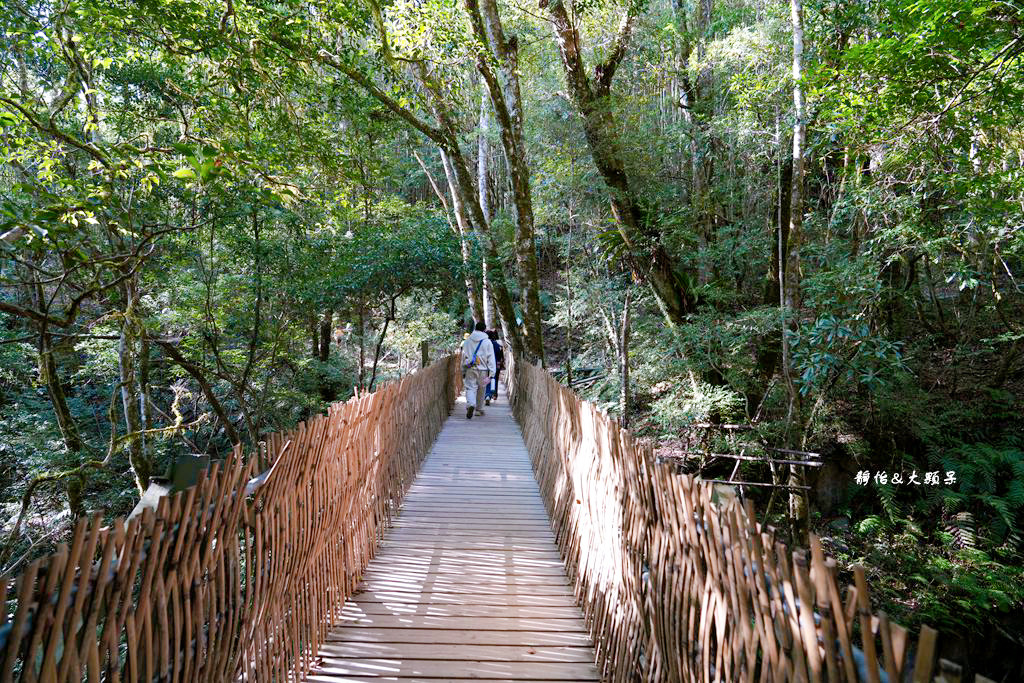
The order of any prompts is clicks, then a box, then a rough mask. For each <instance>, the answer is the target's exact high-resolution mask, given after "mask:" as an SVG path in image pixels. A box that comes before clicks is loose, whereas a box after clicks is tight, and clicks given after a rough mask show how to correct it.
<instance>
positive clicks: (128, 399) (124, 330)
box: [117, 281, 154, 495]
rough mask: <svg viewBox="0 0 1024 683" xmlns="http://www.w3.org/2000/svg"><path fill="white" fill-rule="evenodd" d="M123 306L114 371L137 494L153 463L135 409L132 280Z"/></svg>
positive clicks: (136, 333) (137, 332)
mask: <svg viewBox="0 0 1024 683" xmlns="http://www.w3.org/2000/svg"><path fill="white" fill-rule="evenodd" d="M122 291H123V292H124V294H125V300H126V302H127V303H126V306H125V310H124V314H123V319H122V321H121V333H120V338H119V340H118V346H117V361H118V371H119V377H120V380H121V408H122V409H123V410H124V426H125V430H126V431H127V434H126V439H125V440H126V442H127V445H128V461H129V463H130V464H131V467H132V472H133V473H134V475H135V486H136V488H137V489H138V490H139V495H142V493H143V492H145V490H146V488H147V487H149V480H150V478H151V477H152V476H153V474H154V472H153V462H152V461H151V459H150V457H149V454H148V452H147V449H146V442H145V439H144V435H143V431H144V429H145V425H144V424H143V421H142V414H141V411H140V410H139V403H138V397H139V375H138V370H137V365H138V364H139V358H140V355H141V354H140V349H139V343H140V338H141V336H142V334H143V331H142V325H141V323H140V321H139V319H138V317H137V313H136V307H137V306H138V302H139V296H138V289H137V287H136V283H135V282H133V281H129V282H128V283H127V284H126V286H125V287H124V288H123V290H122Z"/></svg>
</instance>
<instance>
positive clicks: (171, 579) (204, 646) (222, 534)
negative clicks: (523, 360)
mask: <svg viewBox="0 0 1024 683" xmlns="http://www.w3.org/2000/svg"><path fill="white" fill-rule="evenodd" d="M458 384H459V377H458V373H457V365H456V361H455V359H454V358H453V357H449V358H446V359H444V360H441V361H439V362H437V363H435V364H433V365H431V366H430V367H429V368H426V369H424V370H421V371H420V372H417V373H415V374H413V375H410V376H408V377H406V378H405V379H403V380H401V381H399V382H396V383H393V384H389V385H387V386H385V387H384V388H382V389H380V390H379V391H377V392H376V393H373V394H365V395H361V396H358V397H356V398H353V399H352V400H350V401H348V402H346V403H339V404H335V405H333V406H331V407H330V409H329V411H328V413H327V414H326V415H322V416H319V417H316V418H314V419H312V420H310V421H309V422H307V423H303V424H300V425H299V426H298V427H297V428H296V429H295V430H293V431H291V432H288V433H286V434H274V435H272V436H270V437H269V438H268V439H267V442H266V453H267V454H269V455H270V456H271V458H272V466H271V467H270V469H269V470H267V471H265V472H263V473H262V474H261V475H260V476H259V477H255V478H253V479H250V477H252V475H253V473H254V472H255V471H256V468H257V461H258V460H259V458H249V459H246V458H244V457H243V456H242V453H241V451H240V450H238V449H236V450H235V452H234V453H233V454H232V455H231V457H230V458H228V460H227V461H226V462H225V463H223V465H221V466H219V467H218V466H214V467H213V468H211V470H210V471H209V473H208V475H206V476H203V477H202V478H201V479H200V482H199V483H198V484H197V485H195V486H193V487H191V488H189V489H187V490H186V491H184V492H182V493H178V494H175V495H173V496H169V497H165V498H162V499H160V501H159V505H158V506H157V507H156V509H155V511H154V510H152V509H147V510H145V511H144V512H143V514H141V515H140V516H137V517H135V518H133V519H131V520H130V521H128V522H125V521H123V520H117V521H115V522H114V523H113V524H112V525H110V526H108V527H102V528H101V524H100V522H101V519H100V518H99V517H98V516H97V517H94V518H92V519H90V520H81V521H80V522H79V523H78V525H77V526H76V527H75V530H74V535H73V539H72V541H71V544H70V547H69V546H67V545H62V546H60V547H59V548H58V550H57V552H56V553H55V554H53V555H52V556H50V557H46V558H42V559H40V560H37V561H35V562H33V563H32V564H31V565H29V567H28V568H27V570H26V571H25V572H24V573H23V574H22V575H21V576H20V577H18V579H17V580H16V581H14V582H9V581H7V580H6V579H0V597H4V598H5V601H4V604H3V605H2V606H3V608H4V609H2V610H0V683H9V682H10V681H12V680H18V681H24V682H25V683H34V682H35V681H41V682H42V683H71V682H75V683H80V682H81V681H83V680H88V681H90V683H92V682H94V681H95V682H96V683H98V682H99V681H110V682H112V683H119V682H120V681H125V682H126V683H134V682H136V681H146V682H152V681H185V680H187V681H206V682H209V683H223V682H224V681H233V680H246V681H258V682H259V683H273V682H275V681H285V680H298V679H300V678H301V676H302V675H303V674H305V673H306V672H308V671H309V669H310V667H311V666H312V664H313V662H314V657H315V655H316V652H317V649H318V646H319V643H320V642H322V641H323V639H324V637H325V634H326V631H327V629H328V628H329V627H330V626H332V625H333V624H334V620H335V618H336V617H337V615H339V614H340V612H341V607H342V605H343V604H344V602H345V600H346V598H348V597H349V596H350V595H351V594H352V591H353V590H354V589H355V588H356V586H357V584H358V582H359V579H360V575H361V574H362V572H363V570H364V569H365V567H366V565H367V563H368V562H369V560H370V558H371V557H372V556H373V554H374V551H375V548H376V545H377V541H378V539H379V538H380V536H381V533H382V531H383V529H384V528H385V527H386V526H387V525H388V524H389V522H390V520H391V516H392V514H393V513H394V511H395V510H396V509H397V507H398V505H399V504H400V502H401V500H402V497H403V495H404V494H405V492H406V490H407V489H408V487H409V485H410V484H411V483H412V480H413V478H414V476H415V474H416V471H417V469H418V467H419V464H420V462H421V461H422V459H423V457H424V456H425V455H426V453H427V451H428V450H429V448H430V445H431V444H432V443H433V441H434V438H435V437H436V436H437V434H438V432H439V431H440V429H441V425H442V423H443V422H444V420H445V419H446V418H447V416H448V413H449V411H450V409H451V406H452V404H453V402H454V400H455V396H456V393H457V390H458ZM8 595H11V596H12V599H13V604H11V603H10V601H8V600H6V596H8Z"/></svg>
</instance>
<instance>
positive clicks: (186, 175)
mask: <svg viewBox="0 0 1024 683" xmlns="http://www.w3.org/2000/svg"><path fill="white" fill-rule="evenodd" d="M172 175H173V176H174V177H175V178H181V179H184V180H192V179H194V178H195V177H196V172H195V171H193V170H192V169H191V168H179V169H178V170H177V171H175V172H174V173H173V174H172Z"/></svg>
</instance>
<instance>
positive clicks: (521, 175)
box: [464, 0, 544, 365]
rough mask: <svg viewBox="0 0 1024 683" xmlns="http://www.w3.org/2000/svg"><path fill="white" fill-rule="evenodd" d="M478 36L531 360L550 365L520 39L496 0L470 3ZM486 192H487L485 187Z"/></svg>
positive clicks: (467, 1) (479, 59) (467, 3)
mask: <svg viewBox="0 0 1024 683" xmlns="http://www.w3.org/2000/svg"><path fill="white" fill-rule="evenodd" d="M464 4H465V7H466V12H467V13H468V14H469V18H470V23H471V24H472V26H473V32H474V34H475V35H476V38H477V40H478V41H480V43H481V45H482V46H483V49H482V51H481V52H480V53H478V55H477V68H478V69H479V71H480V74H481V76H482V77H483V81H484V84H485V86H486V90H487V93H488V94H489V95H490V100H491V105H492V107H493V109H494V113H495V115H496V118H497V121H498V125H499V127H500V129H501V145H502V148H503V150H504V152H505V160H506V162H507V163H508V169H509V179H510V180H511V182H512V196H513V203H514V205H515V209H516V266H517V268H518V275H519V278H518V279H519V288H520V291H521V296H522V300H521V301H522V306H523V318H524V333H525V337H526V339H525V342H526V347H527V350H528V352H529V356H530V359H531V360H535V361H539V362H540V363H541V364H542V365H543V363H544V340H543V331H542V327H541V310H540V283H539V278H538V274H537V250H536V246H535V245H534V233H535V230H534V217H533V198H532V196H531V191H530V167H529V163H528V162H527V158H526V144H525V142H524V140H523V108H522V96H521V94H520V89H519V69H518V67H519V55H518V45H517V41H516V39H515V37H514V36H513V37H512V39H507V38H506V36H505V32H504V29H503V28H502V25H501V18H500V16H499V15H498V8H497V5H496V4H495V2H494V0H482V10H483V11H481V6H480V5H478V4H477V0H464ZM493 57H497V59H498V63H499V64H500V66H501V76H502V78H503V80H504V82H503V83H501V82H499V78H498V77H497V75H496V74H495V73H494V72H493V71H492V70H491V66H490V64H491V59H492V58H493ZM482 191H486V188H485V187H484V188H482Z"/></svg>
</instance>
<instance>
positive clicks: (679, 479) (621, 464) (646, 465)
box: [509, 363, 988, 683]
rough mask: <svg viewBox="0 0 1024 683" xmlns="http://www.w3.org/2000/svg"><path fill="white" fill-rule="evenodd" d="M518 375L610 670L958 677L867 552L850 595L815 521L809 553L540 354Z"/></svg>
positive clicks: (730, 677) (542, 471) (690, 675)
mask: <svg viewBox="0 0 1024 683" xmlns="http://www.w3.org/2000/svg"><path fill="white" fill-rule="evenodd" d="M509 381H510V393H511V396H512V404H513V411H514V413H515V415H516V418H517V420H518V421H519V424H520V425H522V429H523V435H524V438H525V440H526V445H527V449H528V450H529V452H530V458H531V460H532V461H533V467H534V471H535V474H536V477H537V481H538V484H539V485H540V489H541V494H542V496H543V498H544V500H545V505H546V506H547V508H548V512H549V513H550V515H551V519H552V525H553V527H554V529H555V532H556V535H557V540H558V544H559V547H560V550H561V553H562V557H563V559H564V560H565V562H566V567H567V570H568V573H569V575H570V577H571V578H572V579H573V581H574V583H575V590H576V595H577V599H578V600H579V601H580V604H581V605H582V607H583V611H584V616H585V618H586V621H587V625H588V628H589V630H590V633H591V636H592V638H593V640H594V643H595V645H596V647H597V651H598V660H599V661H598V663H599V666H600V668H601V671H602V675H603V677H604V679H605V680H608V681H638V680H642V681H645V682H652V683H653V682H661V681H666V682H669V681H671V682H673V683H674V682H676V681H702V682H706V683H711V682H712V681H724V682H726V683H732V682H733V681H769V680H770V681H870V682H871V683H880V682H885V683H887V682H890V681H891V682H894V683H895V682H897V681H904V680H909V681H913V682H914V683H932V681H945V682H947V683H948V682H952V681H960V680H961V667H959V666H957V665H956V664H953V663H952V662H950V661H947V660H945V659H938V661H937V662H936V659H937V655H936V643H937V635H938V634H937V633H936V631H934V630H933V629H931V628H929V627H927V626H925V627H923V628H922V629H921V632H920V634H919V636H918V637H917V639H916V643H914V642H912V640H913V639H912V638H911V636H910V634H909V633H908V631H907V630H906V629H904V628H903V627H901V626H899V625H898V624H895V623H893V622H891V621H890V620H889V619H888V618H887V617H886V615H885V614H884V613H881V612H880V613H878V614H877V615H872V614H871V611H870V600H869V596H868V586H867V582H866V580H865V576H864V571H863V569H862V568H855V571H854V575H855V585H853V586H850V587H849V588H847V590H846V591H845V599H844V596H843V592H841V591H840V586H839V583H838V580H837V572H836V563H835V561H834V560H832V559H831V558H826V557H825V556H824V554H823V553H822V549H821V544H820V543H819V542H818V539H817V538H816V537H814V536H811V538H810V558H809V559H808V554H807V553H806V552H804V551H802V550H797V551H792V552H791V551H790V549H789V548H788V547H787V546H786V545H785V544H783V543H781V542H779V541H778V540H777V539H776V538H775V536H774V533H773V530H772V529H771V528H770V527H769V528H766V527H765V526H763V525H761V524H759V523H757V521H756V519H755V517H754V510H753V507H752V505H751V504H750V501H746V504H742V503H740V502H738V501H737V500H735V498H729V499H726V500H722V501H719V500H718V497H717V496H716V495H715V491H714V487H713V485H710V484H707V483H703V482H700V481H698V480H695V479H694V478H693V477H691V476H688V475H681V474H677V473H676V471H675V468H674V466H673V465H670V464H658V463H657V462H656V460H655V457H654V454H653V450H652V448H651V447H650V446H648V445H640V444H638V443H637V442H634V440H633V438H632V436H631V434H630V433H629V431H627V430H624V429H621V428H620V427H619V426H618V424H617V422H616V421H615V420H613V419H611V418H609V417H608V415H607V414H605V413H603V412H601V411H600V410H598V409H597V408H595V407H594V406H593V405H592V404H590V403H587V402H584V401H582V400H580V398H579V397H578V396H577V395H576V394H574V393H573V392H572V391H571V390H569V389H567V388H565V387H563V386H561V385H560V384H558V383H557V382H556V381H555V380H554V379H553V378H552V377H551V376H550V375H549V374H547V373H546V372H544V371H543V370H541V369H539V368H537V367H535V366H533V365H528V364H526V363H518V364H516V365H515V366H514V368H513V371H512V372H511V373H510V376H509ZM858 632H859V634H858ZM865 634H869V635H868V637H864V635H865ZM911 662H912V663H911ZM933 675H934V676H935V677H934V678H933ZM987 680H988V679H985V678H983V677H981V676H978V677H977V678H975V681H976V682H979V683H980V682H982V681H987Z"/></svg>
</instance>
